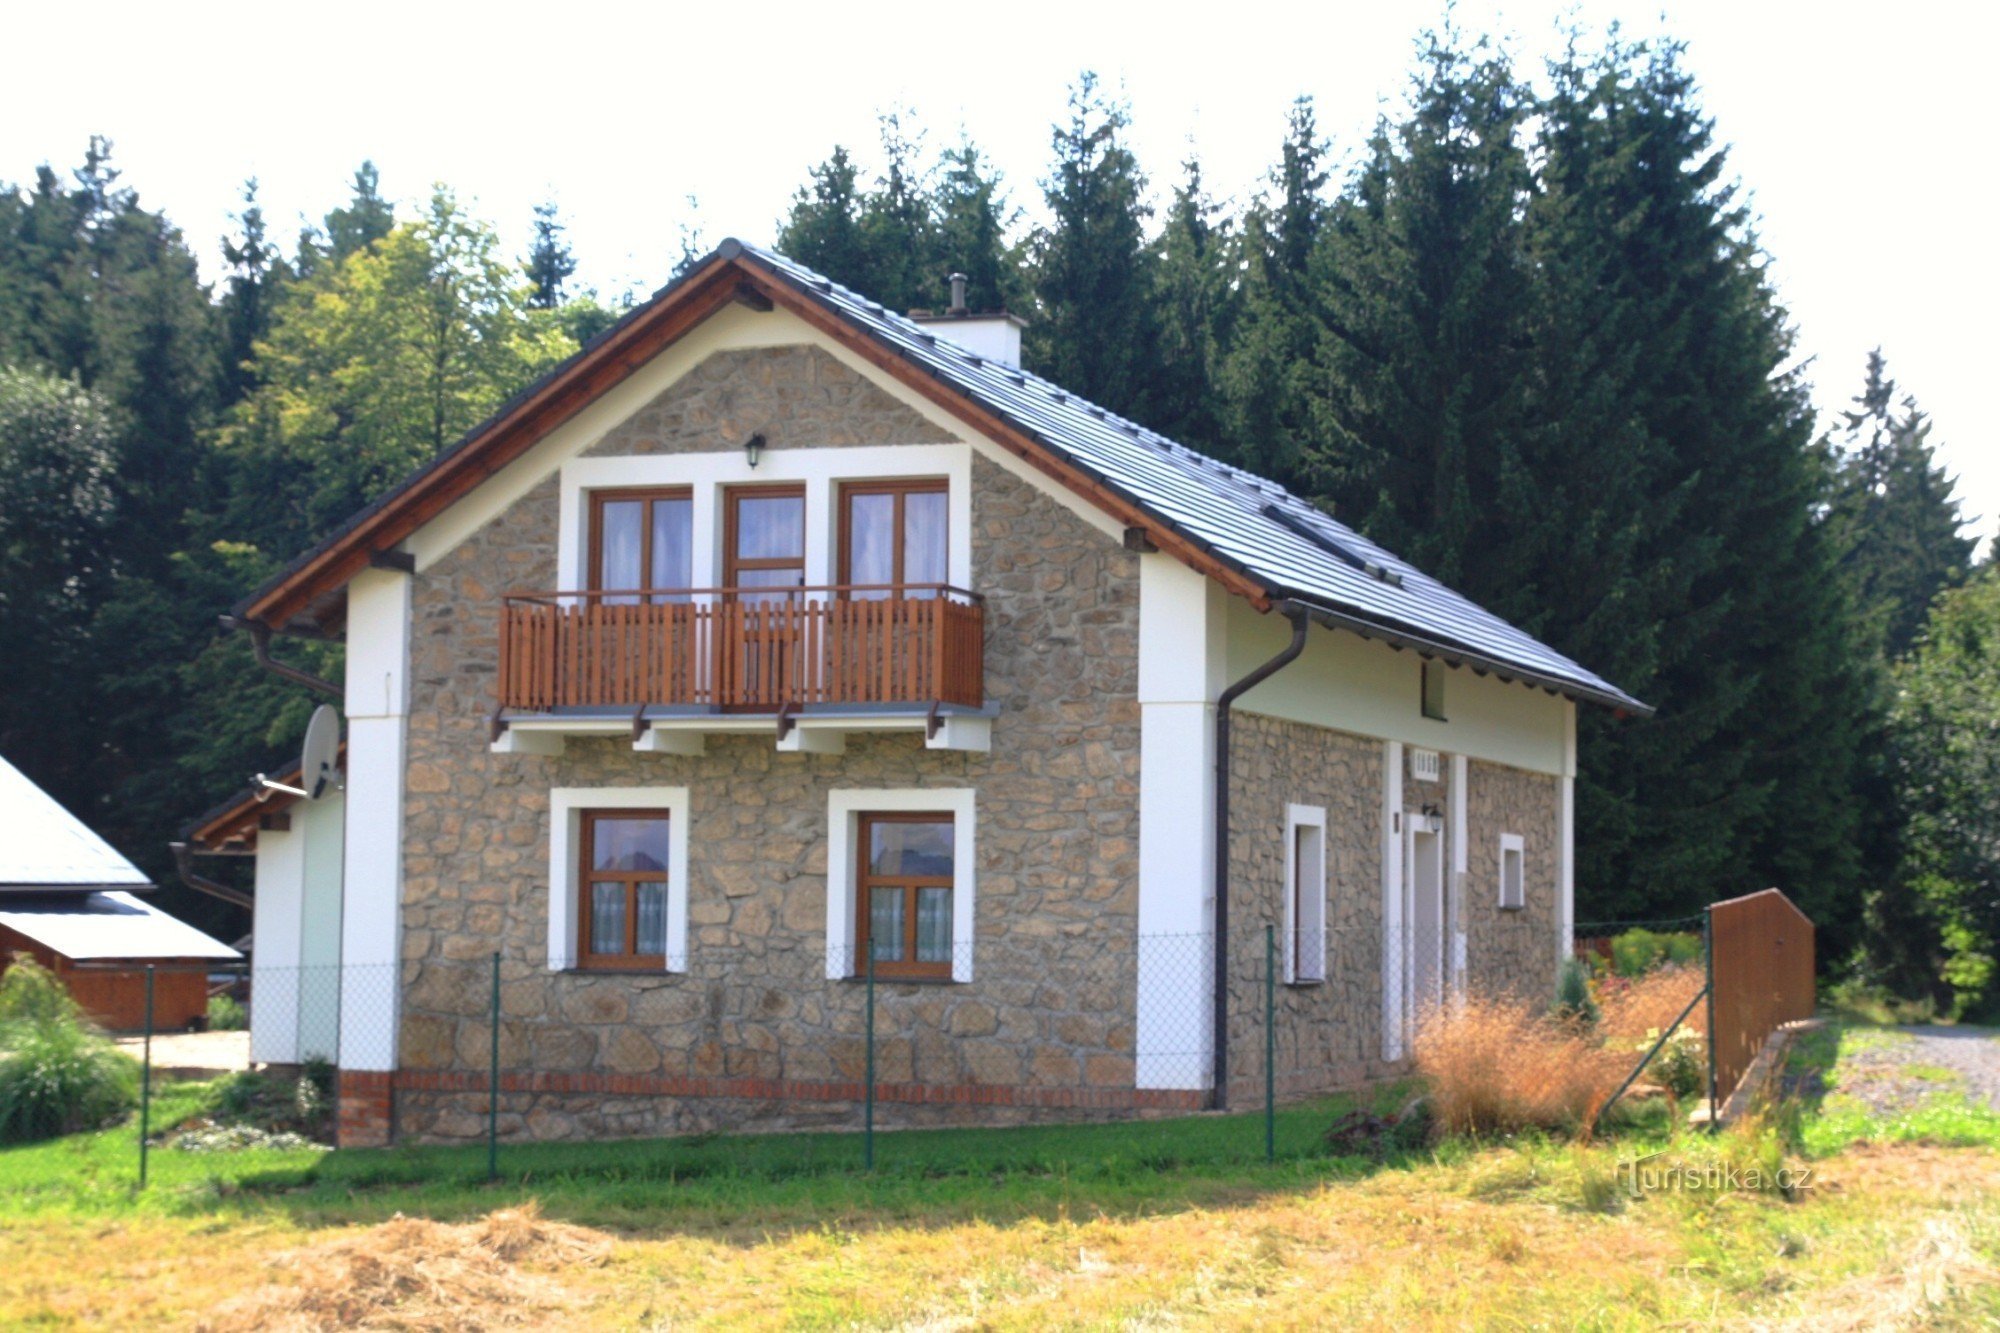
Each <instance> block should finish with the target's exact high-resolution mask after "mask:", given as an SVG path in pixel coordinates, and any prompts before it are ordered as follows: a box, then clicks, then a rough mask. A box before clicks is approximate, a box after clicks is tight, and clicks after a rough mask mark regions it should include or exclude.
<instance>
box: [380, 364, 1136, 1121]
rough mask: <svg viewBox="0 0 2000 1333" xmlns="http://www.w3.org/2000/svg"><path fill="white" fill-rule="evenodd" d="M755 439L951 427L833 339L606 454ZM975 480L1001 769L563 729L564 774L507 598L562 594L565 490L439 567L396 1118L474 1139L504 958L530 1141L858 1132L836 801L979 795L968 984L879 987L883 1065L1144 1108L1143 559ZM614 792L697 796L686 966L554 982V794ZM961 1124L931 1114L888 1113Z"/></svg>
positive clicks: (795, 443)
mask: <svg viewBox="0 0 2000 1333" xmlns="http://www.w3.org/2000/svg"><path fill="white" fill-rule="evenodd" d="M752 431H762V432H763V433H764V434H765V435H766V437H767V439H768V440H769V442H770V452H769V453H768V454H767V455H766V464H765V466H766V467H767V468H768V470H769V472H770V475H771V476H772V477H773V478H774V479H778V478H782V477H783V476H784V450H785V449H786V448H791V447H813V446H825V445H835V444H857V445H859V444H875V445H880V444H891V445H893V444H908V443H916V442H923V441H929V440H935V439H937V438H938V433H937V431H936V428H935V427H933V426H931V425H930V424H929V423H928V422H926V421H924V420H923V419H922V418H920V417H918V416H917V415H916V414H915V413H913V412H910V411H909V410H908V409H907V408H906V407H904V406H903V405H902V404H900V403H898V402H896V401H895V400H894V399H892V398H889V397H888V396H887V395H885V394H883V393H881V392H880V391H879V390H877V389H875V388H874V387H873V386H872V385H870V384H869V383H868V382H867V381H865V380H863V379H862V378H861V377H860V376H858V375H855V374H854V373H853V372H851V371H849V370H847V369H846V368H845V367H843V366H842V365H841V364H840V363H839V362H837V361H835V360H834V359H833V358H831V357H829V356H827V355H826V354H825V353H823V352H819V351H816V350H810V349H804V348H781V349H772V350H763V351H748V352H726V353H719V354H717V355H716V356H714V357H711V358H709V359H708V360H707V361H705V362H704V363H703V364H702V365H701V366H699V367H697V368H696V369H695V370H694V371H693V372H691V373H690V374H689V375H688V376H686V377H685V378H684V379H683V380H682V381H681V382H680V383H678V384H677V385H676V386H675V387H674V388H673V389H670V390H669V391H668V392H667V393H665V394H663V395H662V396H661V398H660V399H659V400H657V401H656V402H655V403H653V404H652V405H651V406H649V407H647V408H645V409H642V410H641V411H640V412H638V413H637V414H635V415H634V416H633V417H632V418H631V419H630V420H629V421H628V422H627V423H625V425H624V426H621V427H620V428H619V429H618V430H617V431H615V432H613V433H612V435H611V436H610V437H609V438H607V440H605V441H604V442H603V443H602V444H601V445H600V446H599V447H598V452H619V451H647V452H687V451H706V450H722V449H735V448H739V447H740V445H741V441H742V438H743V437H744V436H746V435H747V434H749V433H750V432H752ZM972 478H973V497H972V515H973V526H974V531H973V534H972V535H973V568H972V579H973V586H974V587H975V588H976V589H977V590H979V591H980V592H983V593H984V594H985V595H986V597H987V609H986V633H987V643H986V658H985V662H986V694H987V698H988V699H989V701H990V702H992V703H993V704H994V705H996V706H997V708H998V715H997V716H996V718H995V719H994V723H993V745H992V752H991V753H990V754H969V753H962V752H949V751H932V750H927V749H925V748H924V744H923V739H922V735H921V733H900V734H889V735H875V736H867V735H857V736H852V737H850V739H849V743H848V749H847V753H846V754H844V755H839V756H833V755H809V754H779V753H777V752H776V750H775V746H774V740H773V737H772V736H764V735H758V736H711V737H710V738H709V741H708V753H707V754H706V755H704V756H702V757H699V758H688V757H679V756H670V755H650V754H648V755H642V754H636V753H634V752H633V750H632V748H631V745H630V743H629V741H627V740H624V739H622V738H609V737H606V738H592V739H578V738H572V739H571V740H570V741H569V744H568V747H567V750H566V752H565V753H564V754H563V755H562V756H560V757H541V756H533V755H520V754H507V755H501V754H493V753H491V752H490V751H489V749H488V732H487V718H488V715H489V714H490V712H491V710H492V707H493V700H492V686H493V675H494V671H495V666H496V651H497V645H496V627H497V619H498V609H499V608H498V602H497V598H498V596H499V594H500V593H501V592H502V591H503V590H506V589H510V588H519V587H551V586H553V585H554V581H555V577H556V574H555V560H556V540H557V538H556V532H557V512H556V511H557V488H556V482H555V481H554V479H553V478H552V479H550V480H548V481H545V482H544V483H542V484H541V485H540V486H538V487H537V488H535V490H534V491H533V492H532V493H531V494H529V495H528V496H527V497H526V498H524V499H523V500H522V501H520V502H519V503H517V504H515V505H514V506H513V507H512V508H511V509H509V510H508V511H507V512H506V513H504V514H503V515H501V516H500V517H499V518H497V519H496V520H495V521H494V522H493V523H491V524H489V525H488V526H487V527H486V528H484V529H482V530H481V531H480V532H479V533H477V534H476V535H475V536H473V537H472V538H471V539H469V540H468V541H467V542H466V543H465V544H463V545H462V546H461V547H459V548H458V549H457V550H455V551H454V552H452V553H451V554H450V555H449V556H448V557H446V558H445V559H444V560H442V561H440V562H439V563H438V564H437V565H436V566H435V567H433V568H430V569H427V570H425V571H424V572H423V573H422V574H420V575H418V576H417V579H416V586H415V588H414V616H415V634H414V639H413V649H412V656H413V664H412V665H413V670H412V687H413V688H412V700H411V710H410V730H409V769H408V789H407V795H406V800H405V819H406V846H405V863H404V871H405V885H404V905H403V925H404V962H403V972H404V976H403V980H404V1011H403V1020H402V1054H401V1063H402V1065H403V1067H404V1069H405V1071H406V1077H405V1079H404V1083H403V1087H402V1088H401V1090H399V1093H398V1104H397V1109H396V1115H397V1124H398V1127H399V1132H400V1133H403V1134H406V1135H415V1136H418V1137H426V1138H454V1137H466V1136H471V1135H475V1134H478V1133H481V1132H483V1124H484V1122H483V1119H482V1117H483V1113H484V1110H485V1105H486V1098H485V1095H484V1093H483V1092H472V1091H468V1090H467V1089H468V1087H469V1086H470V1085H468V1084H467V1082H466V1079H467V1078H468V1077H469V1076H472V1075H476V1074H479V1073H483V1071H484V1070H485V1068H486V1065H487V1051H488V1044H489V1042H490V1040H491V1035H492V1034H491V1029H490V1027H489V1025H488V1020H487V1014H488V1012H489V991H490V982H489V968H490V962H489V959H490V955H491V954H492V953H493V952H494V951H496V950H497V951H499V952H500V953H501V955H502V959H503V961H502V964H501V976H502V982H501V1005H502V1012H503V1018H502V1023H501V1032H500V1044H501V1063H502V1066H503V1068H504V1069H506V1070H507V1071H508V1075H509V1076H508V1080H507V1081H505V1082H503V1087H510V1088H512V1089H513V1090H511V1091H508V1092H507V1093H506V1094H505V1095H504V1096H503V1101H502V1108H503V1116H502V1121H501V1130H502V1133H504V1134H506V1135H508V1136H509V1137H535V1138H561V1137H569V1136H612V1135H636V1134H654V1133H669V1132H675V1131H681V1130H704V1129H717V1128H736V1127H743V1126H747V1125H759V1126H764V1127H785V1126H798V1125H809V1124H814V1123H822V1122H829V1121H830V1122H835V1123H844V1124H851V1123H854V1120H855V1113H854V1109H853V1107H852V1105H851V1103H850V1102H848V1101H847V1100H846V1099H845V1097H844V1096H842V1095H838V1094H842V1093H845V1092H848V1091H851V1089H850V1088H848V1087H846V1086H845V1085H847V1084H849V1083H851V1082H852V1081H853V1080H857V1079H859V1078H860V1077H861V1074H862V1051H863V1021H864V1020H863V1008H864V1006H863V987H862V986H861V984H860V983H857V982H853V981H833V980H829V979H828V978H827V977H826V975H825V951H824V945H825V924H826V891H827V888H826V850H827V827H826V821H827V793H828V792H829V791H830V790H832V789H834V788H836V787H841V788H846V787H864V788H865V787H920V786H937V787H966V786H970V787H973V788H976V790H977V797H976V801H977V818H978V851H977V860H978V879H977V911H976V916H977V921H976V923H975V926H974V930H973V938H974V940H975V946H974V947H975V950H976V954H975V957H976V964H977V967H976V979H975V980H974V981H973V982H971V983H969V984H965V985H913V984H903V985H897V986H887V985H884V986H882V987H881V988H880V992H881V993H880V1001H879V1004H878V1006H877V1060H878V1077H879V1078H880V1079H882V1080H885V1081H889V1082H906V1083H921V1084H925V1085H932V1086H937V1085H953V1086H956V1087H959V1088H961V1089H963V1088H968V1087H969V1088H972V1089H975V1090H976V1089H980V1088H989V1087H990V1088H993V1089H1001V1088H1011V1089H1016V1090H1026V1092H1027V1093H1033V1094H1037V1095H1019V1096H1015V1097H1014V1098H1013V1099H1012V1100H1013V1105H1012V1106H1011V1107H1007V1108H991V1107H987V1108H981V1110H980V1112H979V1115H980V1118H981V1119H986V1120H992V1119H996V1118H1005V1117H1007V1116H1010V1115H1011V1116H1015V1117H1017V1118H1018V1117H1026V1116H1029V1115H1033V1114H1039V1113H1041V1111H1042V1110H1043V1109H1045V1108H1049V1107H1053V1108H1058V1109H1060V1110H1061V1111H1062V1113H1064V1114H1075V1113H1076V1111H1077V1110H1078V1109H1085V1110H1088V1109H1090V1108H1091V1107H1092V1106H1094V1105H1096V1104H1097V1103H1098V1102H1104V1103H1105V1104H1106V1105H1107V1106H1108V1105H1110V1104H1111V1103H1115V1102H1117V1101H1118V1098H1116V1097H1112V1096H1107V1095H1106V1094H1108V1093H1110V1092H1115V1091H1116V1090H1119V1089H1123V1090H1124V1092H1125V1102H1126V1103H1128V1104H1129V1101H1130V1089H1131V1086H1132V1082H1133V1061H1132V1045H1133V994H1134V962H1133V955H1132V949H1133V935H1134V931H1135V926H1136V919H1137V883H1138V859H1137V847H1138V830H1137V824H1138V765H1139V726H1138V721H1139V716H1138V707H1137V703H1136V683H1137V681H1136V676H1137V632H1138V566H1137V557H1135V556H1133V555H1130V554H1128V553H1126V552H1125V551H1124V550H1123V549H1122V548H1121V547H1120V546H1119V544H1118V543H1117V542H1116V541H1115V540H1112V539H1110V538H1108V537H1106V536H1105V535H1103V534H1101V533H1099V532H1097V531H1095V530H1094V529H1092V528H1090V527H1089V526H1088V525H1087V524H1086V523H1084V522H1083V521H1082V520H1081V519H1079V518H1078V517H1077V516H1076V515H1074V514H1072V513H1071V512H1070V511H1069V510H1067V509H1066V508H1064V507H1063V506H1062V505H1061V504H1059V503H1057V502H1055V501H1054V500H1052V499H1051V498H1049V497H1047V496H1045V495H1043V494H1042V493H1041V492H1039V491H1038V490H1036V489H1035V488H1034V487H1032V486H1031V485H1029V484H1027V483H1025V482H1023V481H1021V480H1020V479H1018V478H1016V477H1015V476H1014V475H1013V474H1011V473H1010V472H1007V471H1005V470H1004V469H1002V468H1000V467H998V466H995V465H993V464H991V463H988V462H986V461H985V460H984V459H978V458H975V460H974V466H973V473H972ZM598 785H602V786H633V785H649V786H650V785H675V786H679V785H685V786H686V787H687V788H688V789H689V794H690V803H691V809H690V812H689V820H688V823H689V828H688V829H686V830H679V829H677V830H675V834H676V836H687V837H688V839H689V842H688V848H689V884H688V895H689V959H688V971H687V972H686V973H685V974H675V975H641V976H635V975H603V974H598V975H591V974H585V973H578V972H563V973H551V972H550V971H549V970H548V968H547V966H546V961H545V960H546V957H547V952H548V950H547V931H548V916H549V912H548V893H549V866H548V858H549V818H550V816H549V795H548V793H549V790H550V789H551V788H552V787H559V786H598ZM961 933H962V930H961ZM661 1089H695V1090H698V1091H699V1092H701V1093H702V1094H704V1095H692V1094H691V1095H666V1094H663V1093H662V1092H661V1091H660V1090H661ZM737 1094H741V1095H737ZM781 1094H782V1095H781ZM1039 1094H1046V1095H1039ZM960 1095H963V1094H960ZM1038 1095H1039V1100H1038ZM964 1111H965V1108H964V1107H963V1106H962V1105H957V1104H946V1105H930V1104H924V1103H917V1102H911V1103H907V1104H892V1105H890V1106H888V1107H885V1108H884V1111H883V1118H884V1123H897V1122H898V1120H899V1119H901V1120H903V1121H905V1122H909V1123H917V1122H923V1121H927V1120H934V1119H948V1118H952V1117H953V1116H955V1115H962V1114H964Z"/></svg>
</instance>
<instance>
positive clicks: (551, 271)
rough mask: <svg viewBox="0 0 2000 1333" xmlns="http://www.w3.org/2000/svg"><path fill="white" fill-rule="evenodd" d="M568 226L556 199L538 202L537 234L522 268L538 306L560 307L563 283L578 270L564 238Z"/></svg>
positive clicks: (530, 301)
mask: <svg viewBox="0 0 2000 1333" xmlns="http://www.w3.org/2000/svg"><path fill="white" fill-rule="evenodd" d="M566 230H567V228H565V227H564V226H563V224H562V222H561V221H560V220H559V219H558V217H557V213H556V205H555V201H554V200H553V199H551V200H549V201H548V202H547V203H542V204H536V205H535V237H534V240H533V242H532V243H531V244H530V245H529V247H528V255H527V258H525V259H523V260H522V261H521V268H522V270H523V271H524V272H525V273H526V274H527V275H528V286H529V288H530V291H529V293H528V304H529V305H530V306H531V307H533V308H534V309H536V310H554V309H557V308H558V307H560V306H561V305H562V303H563V284H564V283H565V282H568V281H569V279H570V277H571V275H573V274H574V273H575V272H576V256H575V255H574V254H573V253H571V251H570V248H569V242H568V241H566V240H565V239H563V233H564V231H566Z"/></svg>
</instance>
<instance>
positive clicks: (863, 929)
mask: <svg viewBox="0 0 2000 1333" xmlns="http://www.w3.org/2000/svg"><path fill="white" fill-rule="evenodd" d="M878 824H942V825H944V826H945V828H946V829H948V830H949V831H950V833H951V839H952V863H951V870H952V873H951V874H949V875H877V874H875V873H874V871H873V870H872V869H871V868H870V864H869V862H870V857H869V851H870V849H871V848H872V847H873V845H874V841H875V840H874V836H873V835H874V831H875V826H876V825H878ZM854 827H855V842H856V844H857V846H856V849H855V854H854V856H855V866H854V915H855V922H854V942H855V949H854V961H855V967H854V974H855V975H856V976H866V975H867V973H868V962H869V952H870V949H871V947H872V941H871V939H870V937H869V934H868V927H869V912H868V907H869V902H870V900H871V899H872V898H873V896H874V891H875V890H876V889H878V888H880V889H901V890H902V891H903V957H902V958H901V959H900V960H897V961H893V962H891V961H888V960H884V959H876V960H875V975H876V976H877V977H878V978H881V977H890V978H895V979H898V980H910V981H950V980H951V979H952V962H953V958H952V956H951V955H952V954H955V953H956V952H957V951H958V941H957V939H956V938H954V939H952V940H951V941H950V947H949V951H948V952H947V954H946V956H945V958H944V959H943V961H941V962H919V961H918V960H917V890H919V889H945V890H947V891H949V892H950V893H951V902H952V922H951V925H952V933H953V935H954V936H956V934H957V931H958V875H959V869H960V868H959V864H958V817H957V816H956V815H955V814H953V813H952V812H951V811H949V810H921V811H919V810H908V811H903V810H897V811H871V812H867V813H863V814H859V815H857V816H855V821H854Z"/></svg>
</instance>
